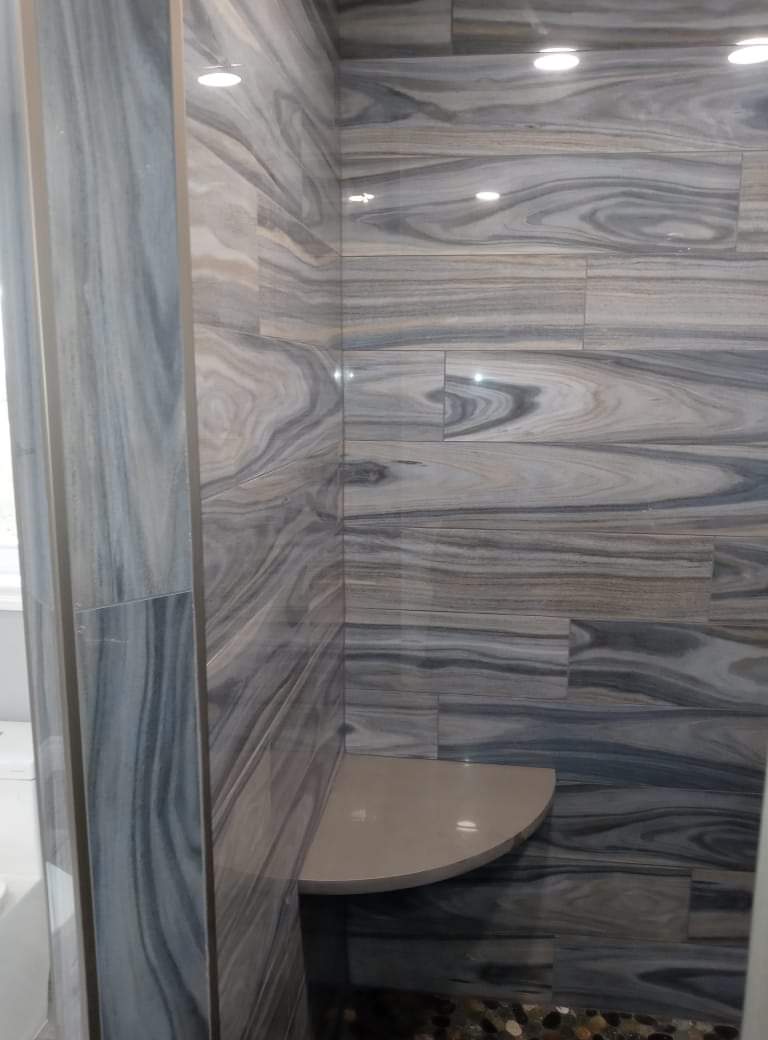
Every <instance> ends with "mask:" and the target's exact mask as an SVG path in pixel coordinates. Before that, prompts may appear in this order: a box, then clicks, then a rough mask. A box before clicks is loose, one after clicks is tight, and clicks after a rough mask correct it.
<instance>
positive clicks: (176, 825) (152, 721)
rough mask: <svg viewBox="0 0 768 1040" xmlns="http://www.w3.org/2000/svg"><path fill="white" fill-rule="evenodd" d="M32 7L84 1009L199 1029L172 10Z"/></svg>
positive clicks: (203, 1022)
mask: <svg viewBox="0 0 768 1040" xmlns="http://www.w3.org/2000/svg"><path fill="white" fill-rule="evenodd" d="M37 16H38V27H37V28H38V41H37V42H38V46H39V53H38V55H37V56H36V57H37V60H38V61H39V67H40V74H41V79H42V84H41V85H42V127H41V130H42V137H43V145H44V150H45V167H46V174H47V193H48V222H49V233H50V253H51V258H52V261H53V263H52V276H53V284H52V290H51V299H50V301H49V303H50V307H51V310H52V312H53V320H54V323H55V338H54V340H53V341H52V342H51V343H50V344H47V345H46V347H47V349H48V350H49V351H52V352H53V353H54V354H55V356H56V359H57V364H58V374H59V383H60V385H59V386H55V387H53V388H52V389H51V388H49V392H51V393H53V394H54V396H55V395H56V393H57V391H58V392H59V394H60V402H59V403H60V407H61V429H60V430H57V431H55V433H54V434H53V436H58V437H59V438H60V446H61V452H62V454H63V459H64V464H63V472H62V473H61V478H62V481H63V486H64V492H65V500H66V501H65V509H64V510H63V511H62V513H61V515H59V516H58V517H57V523H58V524H59V525H62V526H64V529H65V531H66V534H67V536H68V544H67V552H68V561H67V566H66V568H65V569H64V570H63V571H62V574H63V575H64V577H65V578H69V580H70V582H71V586H70V587H69V588H67V591H71V598H72V602H71V604H70V606H71V608H72V609H73V610H74V625H75V630H76V648H75V649H76V655H77V682H78V694H79V714H80V722H81V729H82V743H83V749H84V755H83V769H84V779H85V797H86V802H87V810H88V821H87V822H88V829H87V841H88V851H89V861H90V874H91V887H92V902H93V907H92V909H93V923H94V936H93V938H94V941H95V960H96V968H97V971H96V976H97V982H98V998H99V1000H98V1013H99V1015H100V1019H101V1031H102V1035H104V1036H108V1037H110V1038H111V1040H129V1038H130V1040H135V1037H136V1036H137V1035H139V1034H145V1035H148V1036H149V1035H151V1036H153V1037H157V1038H158V1040H166V1038H167V1040H171V1038H172V1037H178V1036H182V1035H183V1036H185V1037H187V1038H189V1040H205V1038H207V1037H208V1035H209V1025H210V1017H211V1010H210V1007H209V987H208V957H207V954H208V942H207V936H206V924H205V922H206V885H205V878H204V855H203V843H204V831H205V825H204V821H203V818H202V810H201V776H200V764H199V753H200V734H199V732H198V706H199V705H198V690H197V680H196V670H195V625H194V615H193V606H192V592H191V589H192V541H191V517H190V497H189V478H188V463H187V431H186V418H185V404H184V348H183V343H182V334H181V308H180V289H179V252H178V242H177V221H176V169H175V154H174V137H173V105H172V66H171V32H170V27H171V11H170V8H169V5H168V4H167V3H159V4H158V3H156V2H155V0H133V2H132V3H130V4H124V3H121V2H119V0H115V2H112V0H107V2H102V0H67V2H64V3H59V4H54V5H50V4H43V5H37ZM48 332H49V333H52V332H53V328H50V329H48ZM51 416H53V419H51ZM48 418H49V421H53V422H54V423H55V422H56V420H57V416H56V412H55V409H53V410H52V411H51V413H49V417H48Z"/></svg>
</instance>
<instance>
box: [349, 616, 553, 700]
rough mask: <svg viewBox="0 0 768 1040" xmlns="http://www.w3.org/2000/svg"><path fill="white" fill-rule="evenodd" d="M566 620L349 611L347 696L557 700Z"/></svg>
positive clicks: (385, 698)
mask: <svg viewBox="0 0 768 1040" xmlns="http://www.w3.org/2000/svg"><path fill="white" fill-rule="evenodd" d="M568 627H569V626H568V622H567V621H565V620H564V619H562V618H554V617H553V618H548V617H523V616H517V615H512V614H510V615H504V614H477V613H462V612H460V611H450V612H447V613H439V612H437V611H426V610H425V611H415V610H399V611H398V610H392V609H387V608H386V607H382V609H380V610H355V609H351V610H349V611H348V612H347V664H346V675H347V694H348V695H351V696H354V695H356V694H358V693H366V694H371V695H372V696H378V697H380V698H381V700H382V701H386V700H387V698H388V697H390V696H395V695H397V694H403V695H405V696H406V697H407V696H408V695H413V696H427V697H429V696H432V697H436V696H437V695H438V694H440V693H462V692H463V693H465V694H466V696H467V697H470V698H471V697H474V696H478V697H482V696H483V695H488V694H491V695H493V694H497V693H498V694H504V695H506V696H509V697H514V696H518V697H521V698H530V699H539V698H540V699H542V700H550V699H554V700H559V699H561V698H564V697H565V695H566V686H567V678H568Z"/></svg>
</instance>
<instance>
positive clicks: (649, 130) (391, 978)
mask: <svg viewBox="0 0 768 1040" xmlns="http://www.w3.org/2000/svg"><path fill="white" fill-rule="evenodd" d="M523 11H525V15H523V14H522V13H521V12H523ZM366 19H367V20H366ZM409 19H410V23H409V24H410V25H411V26H412V32H411V34H410V36H408V35H407V33H406V32H405V29H404V26H405V25H406V24H408V20H409ZM764 21H765V15H764V13H762V12H761V9H760V8H759V6H758V5H756V4H751V3H748V2H745V3H740V2H734V3H727V4H720V3H718V4H714V3H708V2H706V0H700V2H698V3H690V4H685V3H683V4H673V5H670V4H661V3H655V2H653V0H644V2H641V3H633V4H631V5H630V4H629V3H619V4H616V3H611V4H610V5H606V4H604V3H602V2H601V0H596V2H591V0H585V2H584V3H582V4H578V5H574V4H564V3H560V2H559V0H542V2H539V3H535V4H534V5H520V4H514V3H511V2H506V0H471V2H469V0H468V2H465V0H454V2H453V4H452V5H449V4H444V5H442V6H441V5H439V4H435V3H433V2H432V0H415V2H413V3H411V4H401V5H390V4H384V3H374V2H371V3H365V2H362V3H361V2H357V0H356V2H350V3H345V4H342V17H341V34H342V50H343V53H345V54H346V55H347V57H348V58H350V59H352V60H347V61H344V62H343V63H342V97H341V112H342V151H343V162H344V169H343V172H344V191H343V195H344V201H343V207H344V254H345V255H344V273H345V283H344V370H345V410H346V437H347V441H346V465H345V523H346V541H345V546H346V595H347V621H348V629H347V652H346V658H347V660H346V682H347V709H346V723H347V748H348V750H349V751H352V752H361V753H373V754H384V755H408V756H420V757H445V758H454V759H461V760H475V761H485V762H496V763H515V764H529V765H547V766H553V767H554V768H556V769H557V771H558V776H559V787H558V792H557V796H556V800H555V805H554V809H553V812H552V814H551V816H550V818H549V819H548V820H547V821H546V823H545V824H544V826H543V827H542V829H541V830H540V831H539V832H538V834H537V835H536V836H535V837H534V838H533V839H532V840H531V841H530V842H529V843H528V844H527V845H526V846H525V847H524V848H523V849H521V850H519V851H517V852H515V853H512V854H511V855H510V856H508V857H505V858H504V859H503V860H502V861H500V862H499V863H497V864H495V865H492V866H490V867H487V868H483V869H482V870H480V871H477V872H475V873H473V874H469V875H466V876H465V877H463V878H461V879H459V880H456V881H453V882H446V883H443V884H440V885H436V886H431V887H430V888H428V889H424V890H414V891H413V892H411V893H403V894H401V895H399V896H392V895H390V896H376V897H366V898H356V899H352V900H351V901H350V903H349V907H348V910H349V933H350V963H351V965H352V977H353V982H354V981H357V982H358V983H360V984H366V985H367V984H370V985H385V986H386V985H397V986H402V987H404V988H419V987H427V988H430V989H436V990H438V991H440V990H452V989H459V990H462V991H466V992H486V993H490V994H495V993H504V994H513V993H516V992H517V993H519V992H521V991H522V995H525V996H532V997H536V998H537V999H538V998H540V997H541V996H542V995H545V996H546V999H548V1000H549V999H554V1000H555V1001H556V1002H562V1003H568V1002H569V1001H575V1002H577V1003H578V1002H581V1003H584V1002H585V1001H586V1003H587V1004H589V1005H592V1006H600V1005H601V1003H602V1005H603V1006H609V1005H610V1006H617V1005H622V1006H627V1007H631V1008H636V1009H638V1010H648V1011H650V1012H653V1011H656V1012H662V1011H665V1012H675V1013H676V1014H680V1015H682V1016H685V1015H688V1014H693V1015H694V1017H695V1016H696V1015H703V1016H704V1017H706V1014H713V1015H716V1017H720V1018H722V1017H723V1016H725V1017H729V1018H737V1017H738V1014H739V1007H740V1000H741V990H742V986H743V972H744V960H745V938H746V934H747V930H748V920H749V905H750V889H751V880H752V871H753V868H754V859H755V849H756V840H757V829H758V816H759V805H760V793H761V787H762V783H763V774H764V766H765V748H766V743H767V742H768V693H767V692H766V691H767V690H768V684H767V682H766V680H768V643H766V640H765V638H764V633H763V632H762V631H761V627H760V626H761V625H764V622H765V619H766V617H767V616H768V607H767V606H766V604H767V603H768V596H767V595H766V591H767V590H768V528H767V527H766V515H767V513H768V510H766V501H765V489H766V475H767V474H768V438H767V437H766V433H767V432H768V429H766V425H765V414H766V408H765V403H766V401H765V392H766V388H767V387H768V384H766V374H767V373H768V332H767V331H766V330H767V329H768V320H767V319H768V305H767V304H766V301H767V300H768V247H767V246H766V241H768V239H766V232H768V210H766V206H765V199H766V183H767V182H766V170H767V169H768V165H767V162H768V121H767V120H766V118H765V114H764V109H765V101H766V89H767V88H766V77H765V66H752V67H746V66H743V67H737V66H734V65H732V64H729V63H728V61H727V55H728V52H729V49H730V48H731V46H732V44H733V43H734V42H735V41H736V40H738V39H741V38H742V37H744V36H749V35H757V34H758V33H760V32H765V31H766V29H768V24H764ZM366 25H367V26H368V28H369V32H368V33H367V34H366V32H365V27H366ZM566 26H567V31H568V32H569V33H570V34H571V35H570V36H569V38H568V40H564V39H562V38H561V37H562V33H563V32H564V31H566ZM451 27H452V28H451ZM558 42H560V43H572V44H573V45H574V46H582V47H584V48H585V50H584V51H583V52H582V53H581V55H580V57H581V63H580V65H579V66H578V68H576V69H574V70H573V71H572V72H568V73H560V74H558V75H551V76H547V75H545V74H542V73H541V72H539V71H538V70H536V69H535V68H534V67H533V60H532V56H531V55H530V53H526V52H528V51H530V50H531V49H537V48H539V47H540V46H545V45H556V44H557V43H558ZM498 51H503V52H505V53H504V54H503V55H499V54H498V53H493V52H498ZM479 191H494V192H498V194H499V198H498V199H497V200H496V201H486V202H483V201H480V200H478V199H477V198H476V197H475V196H476V193H477V192H479ZM364 192H368V193H369V194H370V195H372V196H373V198H371V199H369V200H368V202H354V201H351V200H350V198H349V196H351V195H360V194H362V193H364ZM414 944H416V945H417V947H418V957H417V958H416V960H417V962H418V965H419V967H418V970H417V971H416V974H415V975H413V974H409V972H410V966H411V965H413V964H414V957H413V951H414V948H415V945H414ZM406 962H407V963H408V965H409V970H408V971H405V970H404V967H403V966H404V964H405V963H406Z"/></svg>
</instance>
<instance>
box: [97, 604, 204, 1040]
mask: <svg viewBox="0 0 768 1040" xmlns="http://www.w3.org/2000/svg"><path fill="white" fill-rule="evenodd" d="M77 657H78V675H79V681H80V686H81V692H82V696H83V702H84V713H83V740H84V747H85V775H86V785H87V797H88V823H89V837H90V841H89V844H90V859H91V870H92V882H93V887H94V914H95V922H96V924H95V928H96V957H97V962H98V968H99V976H100V978H101V979H102V982H103V984H102V985H101V986H100V987H99V995H100V1010H101V1021H102V1025H103V1028H104V1030H105V1032H106V1033H107V1035H109V1036H110V1037H115V1038H116V1040H117V1038H125V1040H134V1038H135V1037H137V1036H140V1035H142V1034H143V1033H151V1034H154V1035H155V1036H184V1037H190V1038H199V1040H204V1038H206V1037H207V1036H208V1006H207V965H206V934H205V924H204V922H205V889H204V880H203V862H202V856H201V852H200V848H201V843H202V840H203V839H202V831H201V827H202V824H201V819H200V799H199V777H198V750H199V749H198V735H197V711H196V707H195V695H196V682H195V675H194V662H195V651H194V633H193V622H192V598H191V594H189V593H186V594H183V595H179V596H169V597H162V598H159V599H153V600H142V601H140V602H137V603H130V604H124V605H121V606H116V607H109V608H103V609H100V610H94V611H86V612H81V613H79V614H78V616H77Z"/></svg>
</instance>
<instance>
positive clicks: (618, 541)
mask: <svg viewBox="0 0 768 1040" xmlns="http://www.w3.org/2000/svg"><path fill="white" fill-rule="evenodd" d="M345 561H346V575H347V585H346V590H347V604H348V607H349V608H350V609H351V610H353V611H358V610H364V609H365V610H398V609H402V610H446V611H449V610H454V609H456V607H457V606H458V607H460V608H461V609H462V610H463V611H465V612H466V611H477V612H479V613H499V614H510V613H520V614H541V615H544V616H550V617H590V616H591V617H595V616H603V617H605V616H615V617H623V618H648V619H649V620H654V621H660V620H679V619H681V618H684V619H685V620H686V621H691V620H696V619H703V618H704V617H705V616H706V609H707V599H708V591H709V581H710V576H711V573H712V547H711V542H710V541H708V540H707V539H702V538H696V537H691V536H686V537H683V538H670V537H650V536H641V535H633V536H628V535H607V534H598V535H594V534H593V535H589V534H573V533H563V534H548V533H538V534H531V535H525V534H522V533H520V532H510V531H485V530H476V531H471V530H446V529H441V530H430V529H426V528H410V529H409V528H406V529H403V528H394V527H378V528H375V527H354V526H350V527H349V528H348V529H347V532H346V535H345ZM659 782H660V781H659Z"/></svg>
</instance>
